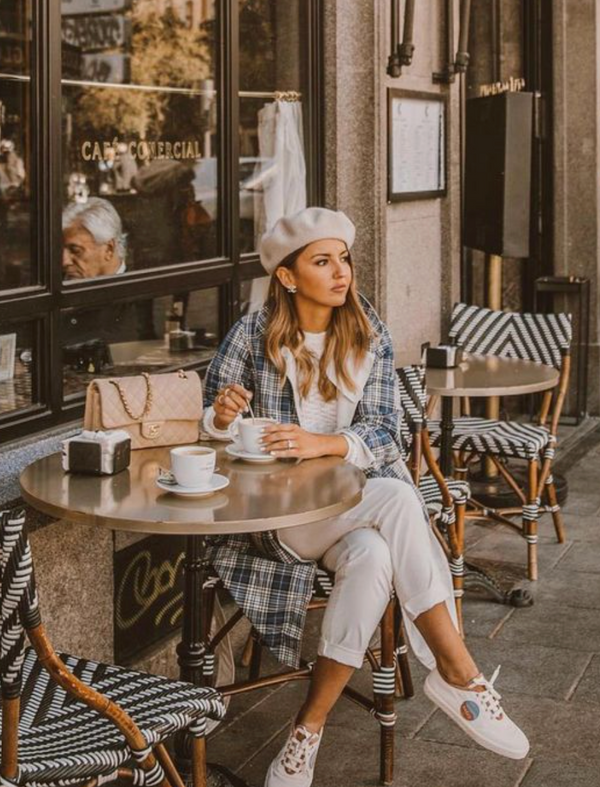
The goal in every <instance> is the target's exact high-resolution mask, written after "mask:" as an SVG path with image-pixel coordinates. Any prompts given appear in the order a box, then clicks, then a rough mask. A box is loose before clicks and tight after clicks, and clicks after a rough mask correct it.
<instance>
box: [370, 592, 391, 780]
mask: <svg viewBox="0 0 600 787" xmlns="http://www.w3.org/2000/svg"><path fill="white" fill-rule="evenodd" d="M394 606H395V599H392V600H391V601H390V603H389V604H388V605H387V607H386V610H385V612H384V613H383V618H382V619H381V624H380V625H381V659H380V665H379V670H378V671H377V672H374V673H373V693H374V696H375V715H376V718H377V720H378V721H379V725H380V741H381V748H380V759H379V778H380V781H381V784H384V785H390V784H391V783H392V779H393V778H394V728H395V725H396V712H395V710H394V683H395V676H396V669H395V654H394V646H395V636H394V633H395V632H394Z"/></svg>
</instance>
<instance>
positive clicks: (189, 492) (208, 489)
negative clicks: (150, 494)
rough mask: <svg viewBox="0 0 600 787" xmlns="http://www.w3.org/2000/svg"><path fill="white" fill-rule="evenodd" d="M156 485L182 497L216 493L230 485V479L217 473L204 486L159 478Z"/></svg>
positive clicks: (204, 495) (164, 490)
mask: <svg viewBox="0 0 600 787" xmlns="http://www.w3.org/2000/svg"><path fill="white" fill-rule="evenodd" d="M156 486H157V487H158V488H159V489H162V491H163V492H171V493H172V494H174V495H180V496H181V497H206V496H207V495H214V493H215V492H218V491H219V490H220V489H225V487H226V486H229V479H228V478H227V477H226V476H224V475H219V473H215V474H214V475H213V477H212V478H211V479H210V481H209V482H208V484H204V486H181V485H180V484H171V483H165V482H164V481H161V480H159V479H158V478H157V479H156Z"/></svg>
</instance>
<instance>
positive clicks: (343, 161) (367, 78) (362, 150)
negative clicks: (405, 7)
mask: <svg viewBox="0 0 600 787" xmlns="http://www.w3.org/2000/svg"><path fill="white" fill-rule="evenodd" d="M381 5H382V3H373V1H372V0H330V2H327V3H325V33H324V50H325V51H324V59H325V64H324V66H325V67H324V79H325V102H324V103H325V164H326V168H325V201H326V205H327V207H331V208H337V209H339V210H343V211H345V212H346V213H347V214H348V215H349V216H350V218H351V219H352V220H353V221H354V223H355V224H356V228H357V236H356V245H355V248H354V249H353V256H354V260H355V263H356V265H357V270H358V281H359V286H360V289H361V291H362V292H363V293H364V294H365V295H366V296H367V298H369V299H370V300H371V301H372V302H373V303H374V305H375V306H376V307H378V308H380V307H381V305H382V304H381V298H380V293H379V276H380V260H381V258H382V255H383V253H384V252H383V250H384V248H385V240H384V224H383V216H382V213H383V193H384V192H383V186H382V178H384V173H385V159H382V151H381V145H380V129H379V118H380V112H381V103H380V102H381V96H380V90H379V81H380V78H381V68H385V66H383V67H382V66H381V58H380V57H379V56H378V55H379V51H380V47H379V6H381Z"/></svg>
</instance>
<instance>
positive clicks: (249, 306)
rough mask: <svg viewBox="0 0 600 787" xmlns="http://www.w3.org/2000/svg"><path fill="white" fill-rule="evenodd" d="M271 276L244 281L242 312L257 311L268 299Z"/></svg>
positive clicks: (241, 292)
mask: <svg viewBox="0 0 600 787" xmlns="http://www.w3.org/2000/svg"><path fill="white" fill-rule="evenodd" d="M270 281H271V277H270V276H261V277H260V278H258V279H250V280H247V281H243V282H242V283H241V286H240V296H241V297H240V309H241V313H242V314H252V312H257V311H258V310H259V309H260V308H261V307H262V306H263V304H264V302H265V300H266V299H267V295H268V292H269V282H270Z"/></svg>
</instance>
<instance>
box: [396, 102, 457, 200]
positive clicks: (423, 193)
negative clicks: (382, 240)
mask: <svg viewBox="0 0 600 787" xmlns="http://www.w3.org/2000/svg"><path fill="white" fill-rule="evenodd" d="M445 110H446V104H445V100H444V98H443V97H442V96H440V95H438V94H436V93H413V92H408V91H403V90H394V89H390V91H389V97H388V200H389V201H390V202H394V201H399V200H409V199H429V198H432V197H440V196H443V195H444V194H445V193H446V141H445V123H446V111H445Z"/></svg>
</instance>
